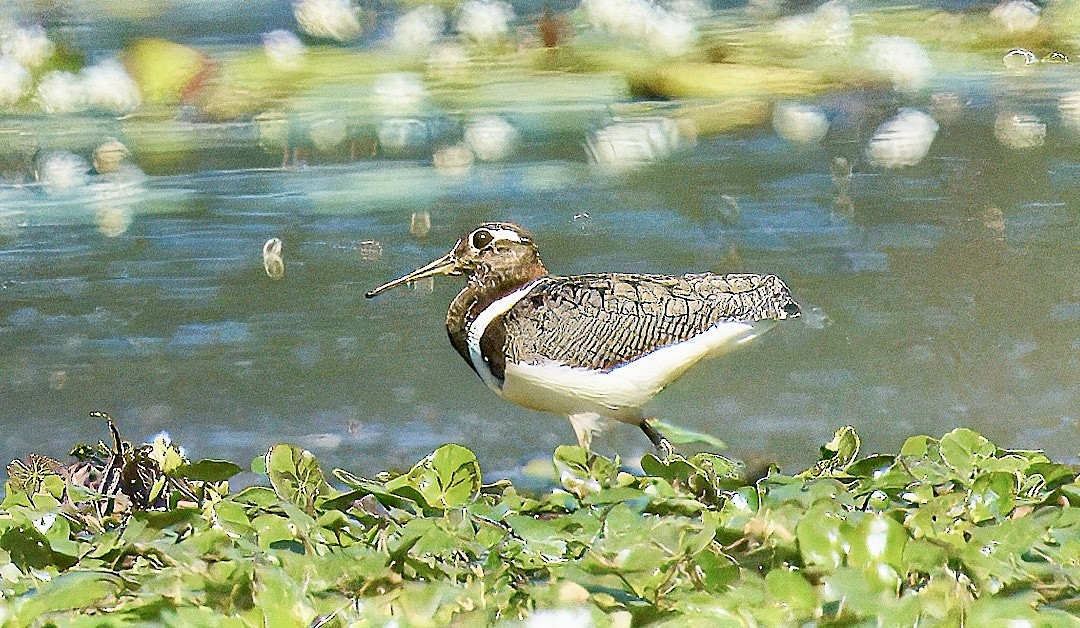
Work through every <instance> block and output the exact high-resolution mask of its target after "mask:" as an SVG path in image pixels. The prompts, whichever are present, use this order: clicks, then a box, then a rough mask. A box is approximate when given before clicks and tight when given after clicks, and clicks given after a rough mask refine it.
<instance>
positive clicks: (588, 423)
mask: <svg viewBox="0 0 1080 628" xmlns="http://www.w3.org/2000/svg"><path fill="white" fill-rule="evenodd" d="M567 418H568V419H570V425H572V426H574V435H575V436H577V442H578V445H579V446H580V447H581V448H582V449H584V450H585V451H588V452H591V451H592V437H593V434H595V433H596V431H597V430H598V429H599V425H598V423H597V422H598V420H599V417H598V416H597V415H596V414H593V413H591V412H583V413H580V414H571V415H569V416H568V417H567Z"/></svg>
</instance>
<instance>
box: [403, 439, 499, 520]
mask: <svg viewBox="0 0 1080 628" xmlns="http://www.w3.org/2000/svg"><path fill="white" fill-rule="evenodd" d="M482 484H483V482H482V481H481V478H480V463H478V462H477V461H476V455H475V454H473V452H471V451H469V450H468V449H467V448H465V447H462V446H461V445H455V444H449V445H443V446H442V447H439V448H438V449H436V450H435V451H434V452H433V453H431V454H429V455H428V456H426V457H425V458H424V459H423V460H421V461H420V462H418V463H416V465H415V466H413V468H412V469H410V470H409V472H408V473H406V474H405V475H402V476H398V477H396V478H394V479H392V480H390V481H389V482H387V483H386V488H387V489H388V490H390V491H394V490H395V489H398V488H401V487H411V488H413V489H415V490H416V491H417V492H418V493H419V494H420V495H421V496H422V497H423V500H424V502H425V503H427V505H428V506H429V507H431V508H439V509H446V508H456V507H458V506H463V505H465V504H467V503H469V502H470V501H472V500H474V499H476V496H477V495H478V494H479V493H480V487H481V485H482Z"/></svg>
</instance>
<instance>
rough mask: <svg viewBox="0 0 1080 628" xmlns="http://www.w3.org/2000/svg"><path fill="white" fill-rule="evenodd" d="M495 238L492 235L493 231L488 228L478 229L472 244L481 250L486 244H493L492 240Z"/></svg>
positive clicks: (473, 236)
mask: <svg viewBox="0 0 1080 628" xmlns="http://www.w3.org/2000/svg"><path fill="white" fill-rule="evenodd" d="M494 239H495V238H494V237H493V236H492V235H491V232H490V231H488V230H487V229H477V230H476V231H474V232H473V234H472V245H473V248H474V249H476V250H478V251H479V250H480V249H482V248H484V247H485V246H487V245H489V244H491V241H492V240H494Z"/></svg>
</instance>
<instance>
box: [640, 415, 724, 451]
mask: <svg viewBox="0 0 1080 628" xmlns="http://www.w3.org/2000/svg"><path fill="white" fill-rule="evenodd" d="M649 424H650V425H652V426H653V427H655V428H656V429H657V430H659V431H660V433H661V434H663V435H664V436H666V437H667V439H668V440H669V441H671V442H672V443H674V444H676V445H683V444H686V443H703V444H705V445H709V446H710V447H713V448H715V449H716V450H717V451H720V450H723V449H727V443H725V442H724V441H722V440H720V439H719V438H717V437H715V436H712V435H710V434H705V433H702V432H695V431H694V430H690V429H686V428H685V427H679V426H678V425H674V424H671V423H665V422H663V421H661V420H659V419H650V420H649Z"/></svg>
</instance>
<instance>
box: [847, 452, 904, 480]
mask: <svg viewBox="0 0 1080 628" xmlns="http://www.w3.org/2000/svg"><path fill="white" fill-rule="evenodd" d="M895 461H896V458H895V457H894V456H885V455H881V454H876V455H873V456H867V457H866V458H863V459H862V460H859V461H857V462H855V463H853V464H851V466H849V467H848V468H847V472H848V474H849V475H852V476H855V477H857V478H873V477H876V476H880V475H881V474H883V473H885V472H886V471H887V470H888V469H889V467H891V466H892V465H893V463H894V462H895Z"/></svg>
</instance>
